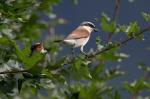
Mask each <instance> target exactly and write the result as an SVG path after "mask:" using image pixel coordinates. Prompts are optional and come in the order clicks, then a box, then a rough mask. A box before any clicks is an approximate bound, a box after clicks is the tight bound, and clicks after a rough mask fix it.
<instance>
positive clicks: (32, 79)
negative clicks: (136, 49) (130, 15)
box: [0, 0, 150, 99]
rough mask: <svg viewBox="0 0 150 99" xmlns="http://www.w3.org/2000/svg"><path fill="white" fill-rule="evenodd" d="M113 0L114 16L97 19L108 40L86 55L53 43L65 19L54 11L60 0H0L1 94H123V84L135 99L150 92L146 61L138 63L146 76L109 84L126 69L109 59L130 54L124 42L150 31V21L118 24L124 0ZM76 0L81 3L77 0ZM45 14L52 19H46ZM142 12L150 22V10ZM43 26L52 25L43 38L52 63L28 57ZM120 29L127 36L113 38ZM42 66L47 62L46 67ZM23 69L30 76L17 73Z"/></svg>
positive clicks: (113, 97) (80, 98)
mask: <svg viewBox="0 0 150 99" xmlns="http://www.w3.org/2000/svg"><path fill="white" fill-rule="evenodd" d="M114 1H115V2H116V3H115V9H114V14H113V17H112V18H110V17H109V16H108V15H107V14H106V13H102V16H101V17H100V18H97V21H98V22H100V23H101V29H102V31H105V32H108V42H107V43H106V44H105V45H101V39H100V38H99V37H97V38H96V41H95V43H96V45H97V48H96V49H95V51H93V52H91V53H89V54H88V55H87V56H85V55H82V54H78V55H77V56H76V57H72V56H71V55H70V56H61V55H59V50H60V44H59V43H54V40H57V39H60V38H62V37H61V36H58V35H55V27H56V26H57V25H61V24H62V25H63V24H65V23H66V20H65V19H62V18H59V17H57V16H56V15H55V14H54V13H53V10H52V8H53V6H54V5H56V4H59V3H60V2H61V0H41V1H40V0H1V1H0V30H1V31H0V56H1V60H0V63H1V64H0V98H2V99H7V98H17V97H19V98H21V99H30V98H39V99H49V98H56V99H62V98H64V99H66V98H69V99H105V98H106V99H121V98H122V97H121V90H120V89H123V90H125V91H127V92H128V93H129V94H131V98H132V99H137V98H139V97H141V96H140V94H141V93H143V92H145V91H147V92H149V90H150V84H149V75H150V68H149V67H148V66H146V64H144V63H141V64H139V69H141V70H142V71H144V76H142V77H139V79H137V80H135V81H134V82H131V83H129V82H122V85H121V86H117V85H116V86H113V85H111V84H109V82H110V81H111V80H113V79H115V78H117V77H122V75H124V74H125V72H124V71H121V70H120V68H118V67H116V68H113V69H107V68H106V67H105V66H106V63H107V62H108V61H109V62H112V61H115V62H117V61H120V60H123V59H126V58H128V55H127V54H125V53H122V52H119V50H120V49H121V47H122V46H124V45H125V44H127V43H128V42H129V41H131V40H133V39H137V40H142V39H143V33H145V32H146V31H149V30H150V25H148V26H146V27H144V28H142V27H140V26H139V24H138V22H137V21H135V22H130V23H129V24H123V25H120V24H119V23H117V16H118V13H119V8H120V2H121V0H114ZM74 3H75V4H78V3H79V2H78V1H77V0H74ZM43 16H46V17H47V18H48V20H49V21H44V20H42V17H43ZM142 16H143V18H144V19H145V21H146V22H148V23H149V22H150V14H148V13H145V12H143V13H142ZM45 29H49V35H51V36H50V37H49V38H48V39H46V40H43V43H44V45H45V47H46V49H47V51H48V54H49V55H50V59H51V61H50V62H48V63H46V61H45V60H43V57H45V56H44V55H41V54H40V53H36V54H34V55H33V56H32V57H28V55H29V54H30V46H31V45H32V44H33V42H35V41H36V40H38V39H39V38H40V37H41V36H42V30H45ZM118 33H124V34H125V35H126V37H125V39H124V40H123V41H121V42H120V41H112V37H113V36H115V35H116V34H118ZM58 56H59V57H60V58H57V57H58ZM41 60H42V61H41ZM44 61H45V62H44ZM45 63H46V64H45ZM39 65H42V66H43V65H46V68H42V67H40V66H39ZM22 68H23V69H22ZM22 74H26V75H24V77H18V75H19V76H20V75H21V76H23V75H22ZM26 76H27V77H26ZM147 98H150V97H149V96H147ZM143 99H144V97H143ZM145 99H146V98H145Z"/></svg>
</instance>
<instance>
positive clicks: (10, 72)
mask: <svg viewBox="0 0 150 99" xmlns="http://www.w3.org/2000/svg"><path fill="white" fill-rule="evenodd" d="M23 72H27V70H12V71H3V72H0V74H16V73H23Z"/></svg>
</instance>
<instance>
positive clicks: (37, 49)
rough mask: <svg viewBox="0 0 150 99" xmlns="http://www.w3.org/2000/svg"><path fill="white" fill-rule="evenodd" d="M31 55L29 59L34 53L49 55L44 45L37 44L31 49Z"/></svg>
mask: <svg viewBox="0 0 150 99" xmlns="http://www.w3.org/2000/svg"><path fill="white" fill-rule="evenodd" d="M30 51H31V53H30V54H29V57H31V56H32V55H33V53H34V52H40V53H42V54H45V53H47V50H45V48H44V46H43V43H35V44H33V45H32V46H31V47H30Z"/></svg>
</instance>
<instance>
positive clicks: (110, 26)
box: [101, 13, 116, 33]
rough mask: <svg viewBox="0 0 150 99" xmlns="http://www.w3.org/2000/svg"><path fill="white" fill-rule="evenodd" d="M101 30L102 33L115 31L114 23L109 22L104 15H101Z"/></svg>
mask: <svg viewBox="0 0 150 99" xmlns="http://www.w3.org/2000/svg"><path fill="white" fill-rule="evenodd" d="M101 28H102V30H103V31H106V32H109V33H113V32H115V31H116V22H110V18H109V17H108V16H107V15H106V14H104V13H103V14H102V17H101Z"/></svg>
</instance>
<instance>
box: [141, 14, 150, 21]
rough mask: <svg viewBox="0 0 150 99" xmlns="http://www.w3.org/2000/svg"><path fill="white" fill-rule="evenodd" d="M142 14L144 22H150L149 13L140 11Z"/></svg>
mask: <svg viewBox="0 0 150 99" xmlns="http://www.w3.org/2000/svg"><path fill="white" fill-rule="evenodd" d="M142 16H143V18H144V20H145V21H146V22H150V14H149V13H146V12H142Z"/></svg>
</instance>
